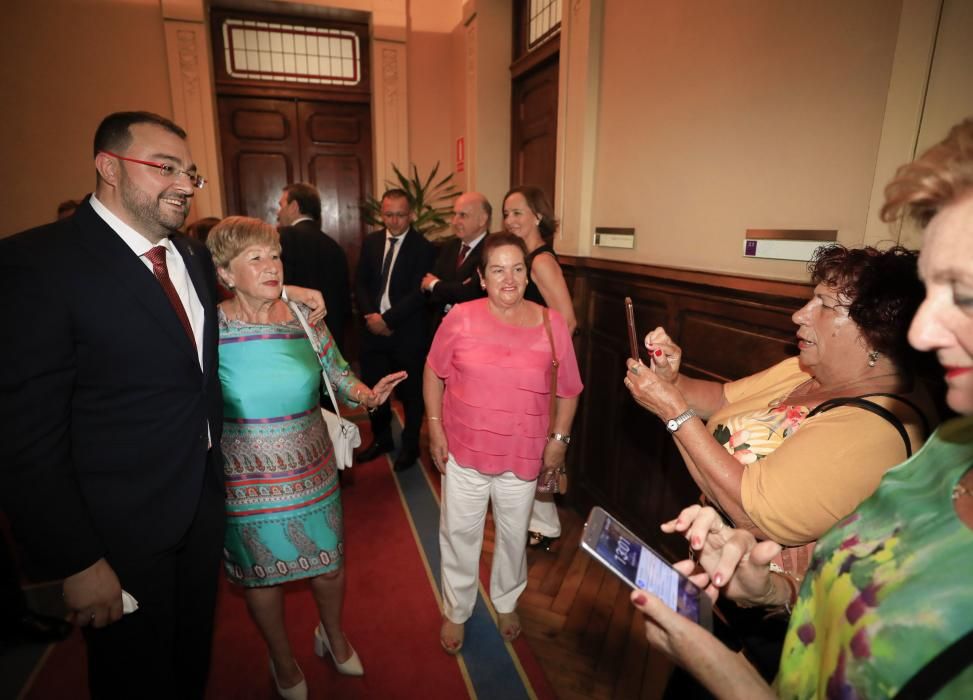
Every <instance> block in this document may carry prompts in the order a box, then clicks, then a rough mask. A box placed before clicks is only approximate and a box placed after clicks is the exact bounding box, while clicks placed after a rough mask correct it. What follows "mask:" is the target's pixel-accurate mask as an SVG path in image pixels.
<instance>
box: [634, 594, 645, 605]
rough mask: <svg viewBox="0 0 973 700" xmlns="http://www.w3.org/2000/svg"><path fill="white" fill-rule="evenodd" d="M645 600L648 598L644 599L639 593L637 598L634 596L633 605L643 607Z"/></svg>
mask: <svg viewBox="0 0 973 700" xmlns="http://www.w3.org/2000/svg"><path fill="white" fill-rule="evenodd" d="M647 600H648V598H646V597H645V596H644V595H642V594H641V593H639V594H638V595H637V596H635V604H636V605H645V602H646V601H647Z"/></svg>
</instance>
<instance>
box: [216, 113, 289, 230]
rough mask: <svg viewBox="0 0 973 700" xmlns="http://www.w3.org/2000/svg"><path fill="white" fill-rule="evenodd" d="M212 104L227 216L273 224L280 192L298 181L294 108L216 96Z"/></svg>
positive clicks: (275, 219) (275, 220)
mask: <svg viewBox="0 0 973 700" xmlns="http://www.w3.org/2000/svg"><path fill="white" fill-rule="evenodd" d="M217 106H218V109H219V114H220V137H221V147H222V151H223V180H224V186H225V190H226V192H225V194H226V209H227V214H230V215H233V214H239V215H243V216H254V217H257V218H258V219H263V220H264V221H267V222H269V223H276V222H277V215H276V207H277V201H278V200H279V199H280V192H281V190H282V189H283V188H284V186H285V185H287V184H288V183H291V182H296V181H297V178H300V150H299V144H298V138H297V132H298V129H297V105H296V104H295V103H294V102H293V101H291V100H273V99H262V98H255V97H218V98H217Z"/></svg>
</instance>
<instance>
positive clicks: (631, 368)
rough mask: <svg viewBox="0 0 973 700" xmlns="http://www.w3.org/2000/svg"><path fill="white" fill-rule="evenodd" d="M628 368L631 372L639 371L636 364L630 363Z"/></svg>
mask: <svg viewBox="0 0 973 700" xmlns="http://www.w3.org/2000/svg"><path fill="white" fill-rule="evenodd" d="M628 370H629V371H630V372H631V373H632V374H638V373H639V366H638V365H632V366H631V367H629V368H628Z"/></svg>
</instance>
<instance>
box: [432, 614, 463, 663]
mask: <svg viewBox="0 0 973 700" xmlns="http://www.w3.org/2000/svg"><path fill="white" fill-rule="evenodd" d="M465 632H466V627H465V626H464V625H462V624H460V623H458V622H453V621H452V620H450V619H448V618H443V626H442V627H441V628H440V630H439V644H440V646H441V647H442V648H443V651H445V652H446V653H447V654H449V655H451V656H455V655H456V654H458V653H459V652H460V650H461V649H462V648H463V635H464V634H465Z"/></svg>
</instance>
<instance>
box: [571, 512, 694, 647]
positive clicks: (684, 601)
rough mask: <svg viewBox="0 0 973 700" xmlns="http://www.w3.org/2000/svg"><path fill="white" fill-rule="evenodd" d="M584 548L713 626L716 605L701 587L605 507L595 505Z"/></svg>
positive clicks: (631, 583)
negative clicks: (634, 533) (714, 606)
mask: <svg viewBox="0 0 973 700" xmlns="http://www.w3.org/2000/svg"><path fill="white" fill-rule="evenodd" d="M581 548H582V549H584V550H585V551H587V552H588V553H589V554H591V556H593V557H594V558H595V559H597V560H598V561H600V562H601V563H602V564H604V565H605V566H607V567H608V568H609V570H610V571H611V572H612V573H614V574H615V575H616V576H618V577H619V578H620V579H622V580H623V581H624V582H625V583H627V584H628V585H629V586H631V587H632V588H639V589H642V590H645V591H648V592H649V593H652V594H653V595H656V596H658V597H659V598H661V599H662V601H663V602H664V603H665V604H666V605H668V606H669V607H670V608H672V609H673V610H675V611H676V612H677V613H679V614H680V615H684V616H686V617H688V618H689V619H690V620H692V621H693V622H696V623H698V624H699V625H701V626H703V627H705V628H706V629H708V630H712V629H713V607H712V603H711V601H710V599H709V597H708V596H707V595H706V594H705V593H703V591H702V590H700V588H699V587H698V586H697V585H696V584H694V583H693V582H692V581H690V580H689V579H688V578H686V577H685V576H683V575H682V574H681V573H679V572H678V571H676V570H675V569H674V568H672V565H671V564H670V563H669V562H667V561H666V560H665V559H663V558H662V556H661V555H660V554H658V553H657V552H656V551H655V550H654V549H652V548H651V547H649V546H648V545H647V544H645V543H644V542H642V540H640V539H639V538H638V537H636V536H635V535H633V534H632V532H631V531H630V530H629V529H628V528H626V527H625V526H624V525H622V524H621V523H619V522H618V521H617V520H615V518H613V517H612V516H611V515H609V514H608V513H607V512H605V511H604V509H602V508H599V507H598V506H595V507H594V508H592V509H591V513H589V514H588V521H587V522H586V523H585V525H584V532H583V533H582V535H581Z"/></svg>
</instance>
